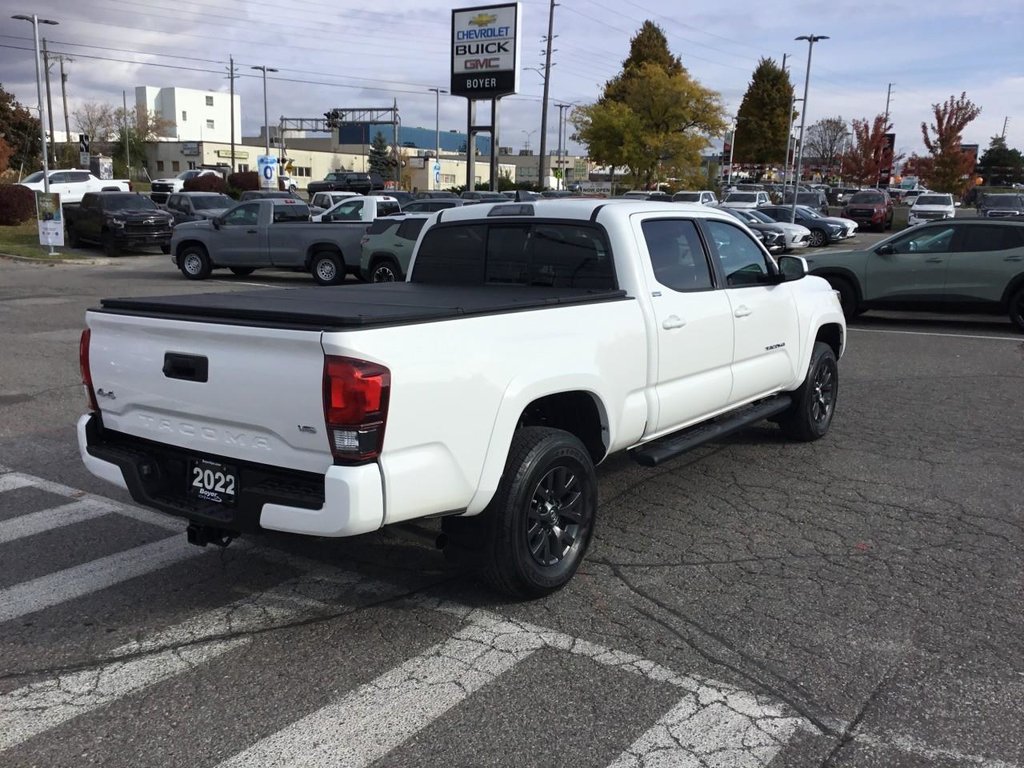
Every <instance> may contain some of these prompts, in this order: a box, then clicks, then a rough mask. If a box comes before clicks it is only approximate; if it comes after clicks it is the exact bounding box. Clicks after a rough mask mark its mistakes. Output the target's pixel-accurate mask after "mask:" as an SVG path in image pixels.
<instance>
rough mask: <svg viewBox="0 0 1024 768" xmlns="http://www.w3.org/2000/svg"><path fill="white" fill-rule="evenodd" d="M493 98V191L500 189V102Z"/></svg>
mask: <svg viewBox="0 0 1024 768" xmlns="http://www.w3.org/2000/svg"><path fill="white" fill-rule="evenodd" d="M500 101H501V99H491V192H497V191H498V103H499V102H500Z"/></svg>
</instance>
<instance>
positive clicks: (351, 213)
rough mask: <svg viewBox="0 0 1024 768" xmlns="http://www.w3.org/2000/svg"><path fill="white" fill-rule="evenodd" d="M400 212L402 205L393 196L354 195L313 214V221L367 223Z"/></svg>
mask: <svg viewBox="0 0 1024 768" xmlns="http://www.w3.org/2000/svg"><path fill="white" fill-rule="evenodd" d="M401 212H402V206H400V205H399V204H398V201H397V200H395V198H393V197H382V196H380V195H356V196H355V197H348V198H345V199H344V200H341V201H339V202H338V203H335V204H334V205H333V206H331V207H330V208H328V209H327V210H326V211H323V212H322V213H318V214H313V216H312V219H313V221H315V222H331V221H362V222H365V223H366V224H369V223H370V222H371V221H374V220H375V219H379V218H380V217H381V216H394V215H395V214H396V213H401Z"/></svg>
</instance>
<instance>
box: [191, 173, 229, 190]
mask: <svg viewBox="0 0 1024 768" xmlns="http://www.w3.org/2000/svg"><path fill="white" fill-rule="evenodd" d="M184 189H185V191H186V192H220V193H222V194H223V193H225V192H227V191H228V184H227V182H226V181H224V179H222V178H221V177H220V176H218V175H217V174H215V173H206V174H203V175H202V176H193V177H192V178H191V179H189V180H188V181H186V182H185V187H184Z"/></svg>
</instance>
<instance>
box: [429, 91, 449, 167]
mask: <svg viewBox="0 0 1024 768" xmlns="http://www.w3.org/2000/svg"><path fill="white" fill-rule="evenodd" d="M427 90H428V91H431V92H432V93H433V94H434V159H435V160H437V162H440V161H441V94H442V93H448V91H446V90H445V89H444V88H427Z"/></svg>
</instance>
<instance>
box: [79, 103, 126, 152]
mask: <svg viewBox="0 0 1024 768" xmlns="http://www.w3.org/2000/svg"><path fill="white" fill-rule="evenodd" d="M71 117H72V119H73V120H74V121H75V127H76V128H77V129H78V130H79V132H80V133H84V134H85V135H87V136H89V137H90V138H91V139H92V140H93V141H96V142H106V141H110V140H111V139H112V138H113V136H114V134H115V133H116V132H117V123H116V121H115V112H114V108H113V107H112V106H110V105H109V104H104V103H102V102H99V101H87V102H85V103H84V104H83V105H82V106H80V107H79V108H78V109H76V110H75V111H74V112H72V113H71Z"/></svg>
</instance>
